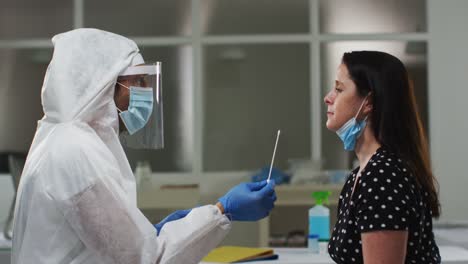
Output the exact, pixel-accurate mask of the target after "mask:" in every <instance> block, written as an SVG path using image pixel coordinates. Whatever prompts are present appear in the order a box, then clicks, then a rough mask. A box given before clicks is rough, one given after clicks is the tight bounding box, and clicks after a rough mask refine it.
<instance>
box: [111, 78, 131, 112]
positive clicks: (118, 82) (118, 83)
mask: <svg viewBox="0 0 468 264" xmlns="http://www.w3.org/2000/svg"><path fill="white" fill-rule="evenodd" d="M117 84H119V85H122V86H123V87H125V88H127V89H128V90H130V88H128V87H127V86H126V85H123V84H122V83H120V82H117ZM115 108H117V111H119V113H122V112H123V111H122V110H120V109H119V108H118V107H117V106H115Z"/></svg>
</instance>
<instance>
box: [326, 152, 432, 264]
mask: <svg viewBox="0 0 468 264" xmlns="http://www.w3.org/2000/svg"><path fill="white" fill-rule="evenodd" d="M358 171H359V167H358V168H356V169H355V170H353V171H352V172H351V174H350V175H349V176H348V179H347V181H346V183H345V185H344V187H343V190H342V191H341V194H340V199H339V202H338V221H337V222H336V224H335V227H334V228H333V233H332V236H331V239H330V242H329V245H328V252H329V254H330V256H331V258H332V259H333V260H334V261H335V262H336V263H363V257H362V243H361V234H362V233H365V232H373V231H381V230H407V231H408V242H407V246H406V248H407V251H406V261H405V263H440V262H441V259H440V255H439V249H438V247H437V245H436V244H435V241H434V234H433V233H432V217H431V210H430V208H429V206H428V204H427V202H426V201H427V200H428V194H427V192H425V191H424V190H422V189H420V188H419V187H418V186H417V185H416V182H415V180H414V178H413V177H412V175H411V174H410V173H409V171H408V167H407V166H406V165H405V161H403V160H401V159H400V158H399V157H397V156H396V155H395V154H392V153H389V151H387V150H385V148H383V147H382V148H379V149H378V150H377V151H376V153H375V154H374V155H373V156H372V158H371V159H370V160H369V162H368V163H367V165H366V167H365V168H364V170H363V171H362V172H361V176H360V177H359V178H358V183H357V184H356V189H355V190H354V193H353V195H352V196H351V193H352V189H353V186H354V183H355V181H356V176H357V172H358Z"/></svg>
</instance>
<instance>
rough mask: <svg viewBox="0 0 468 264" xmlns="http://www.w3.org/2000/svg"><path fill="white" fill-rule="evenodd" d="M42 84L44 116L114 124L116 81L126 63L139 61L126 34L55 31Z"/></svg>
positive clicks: (51, 119)
mask: <svg viewBox="0 0 468 264" xmlns="http://www.w3.org/2000/svg"><path fill="white" fill-rule="evenodd" d="M52 42H53V44H54V55H53V58H52V60H51V62H50V64H49V67H48V69H47V73H46V76H45V78H44V84H43V87H42V103H43V108H44V113H45V116H44V119H43V120H44V121H46V122H50V123H63V122H69V121H82V122H85V123H88V124H90V125H91V126H94V125H100V126H110V127H113V128H114V129H116V128H117V127H116V126H117V125H118V117H117V112H116V108H115V103H114V100H113V97H114V85H115V82H116V79H117V76H118V74H119V73H120V72H122V71H123V70H125V69H126V68H127V67H128V66H131V65H136V64H140V63H143V58H142V57H141V55H140V54H139V53H138V52H139V50H138V47H137V45H136V44H135V42H133V41H132V40H130V39H127V38H124V37H122V36H119V35H116V34H113V33H110V32H105V31H101V30H97V29H77V30H73V31H70V32H66V33H62V34H59V35H56V36H55V37H54V38H53V39H52Z"/></svg>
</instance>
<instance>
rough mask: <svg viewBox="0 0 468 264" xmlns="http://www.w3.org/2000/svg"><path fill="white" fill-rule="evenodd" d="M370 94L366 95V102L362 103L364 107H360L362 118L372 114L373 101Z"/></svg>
mask: <svg viewBox="0 0 468 264" xmlns="http://www.w3.org/2000/svg"><path fill="white" fill-rule="evenodd" d="M372 98H373V97H372V93H369V94H368V95H367V99H366V102H365V103H364V106H363V107H362V108H363V109H362V113H363V114H364V116H369V115H370V114H371V113H372V108H373V105H374V101H373V100H372Z"/></svg>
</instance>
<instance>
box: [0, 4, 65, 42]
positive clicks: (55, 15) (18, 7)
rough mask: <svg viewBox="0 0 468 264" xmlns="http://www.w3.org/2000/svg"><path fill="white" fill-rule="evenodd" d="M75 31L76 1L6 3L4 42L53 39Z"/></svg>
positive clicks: (1, 9)
mask: <svg viewBox="0 0 468 264" xmlns="http://www.w3.org/2000/svg"><path fill="white" fill-rule="evenodd" d="M72 28H73V1H62V0H41V1H28V0H2V1H1V2H0V40H2V39H27V38H51V37H53V36H54V35H55V34H57V33H60V32H64V31H68V30H71V29H72Z"/></svg>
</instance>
